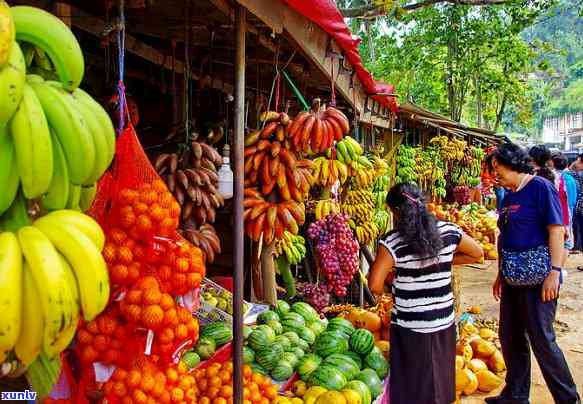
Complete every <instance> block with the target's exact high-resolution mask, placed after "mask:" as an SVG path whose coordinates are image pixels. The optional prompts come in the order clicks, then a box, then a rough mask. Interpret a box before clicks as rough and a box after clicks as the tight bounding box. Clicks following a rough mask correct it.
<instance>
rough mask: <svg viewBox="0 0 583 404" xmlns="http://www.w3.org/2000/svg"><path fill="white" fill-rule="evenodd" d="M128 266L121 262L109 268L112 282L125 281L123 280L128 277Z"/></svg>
mask: <svg viewBox="0 0 583 404" xmlns="http://www.w3.org/2000/svg"><path fill="white" fill-rule="evenodd" d="M128 273H129V271H128V267H127V266H125V265H122V264H118V265H115V266H114V267H113V268H111V271H110V274H111V280H112V281H113V283H122V282H125V280H126V279H127V277H128Z"/></svg>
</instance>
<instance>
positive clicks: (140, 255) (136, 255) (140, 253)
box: [132, 245, 146, 260]
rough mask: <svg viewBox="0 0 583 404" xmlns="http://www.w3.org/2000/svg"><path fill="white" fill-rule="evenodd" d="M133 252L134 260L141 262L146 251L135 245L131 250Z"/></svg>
mask: <svg viewBox="0 0 583 404" xmlns="http://www.w3.org/2000/svg"><path fill="white" fill-rule="evenodd" d="M132 251H133V252H134V258H135V259H137V260H142V259H143V258H144V257H145V256H146V250H145V249H144V247H142V246H139V245H136V246H134V247H133V248H132Z"/></svg>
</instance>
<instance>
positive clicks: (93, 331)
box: [85, 320, 99, 334]
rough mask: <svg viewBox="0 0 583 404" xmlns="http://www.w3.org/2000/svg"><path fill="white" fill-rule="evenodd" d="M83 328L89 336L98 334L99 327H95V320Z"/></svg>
mask: <svg viewBox="0 0 583 404" xmlns="http://www.w3.org/2000/svg"><path fill="white" fill-rule="evenodd" d="M85 328H87V330H88V331H89V332H90V333H91V334H99V327H97V322H96V321H95V320H91V321H90V322H88V323H87V325H86V326H85Z"/></svg>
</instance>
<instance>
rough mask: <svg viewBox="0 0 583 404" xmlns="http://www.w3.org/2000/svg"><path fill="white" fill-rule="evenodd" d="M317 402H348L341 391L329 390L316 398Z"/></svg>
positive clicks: (323, 403)
mask: <svg viewBox="0 0 583 404" xmlns="http://www.w3.org/2000/svg"><path fill="white" fill-rule="evenodd" d="M316 404H347V403H346V399H345V398H344V396H343V395H342V393H340V392H339V391H334V390H332V391H327V392H325V393H324V394H322V395H321V396H319V397H318V399H317V400H316Z"/></svg>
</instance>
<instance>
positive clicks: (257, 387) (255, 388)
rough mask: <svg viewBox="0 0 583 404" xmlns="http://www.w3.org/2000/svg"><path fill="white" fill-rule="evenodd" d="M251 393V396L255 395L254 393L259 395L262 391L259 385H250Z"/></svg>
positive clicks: (252, 383)
mask: <svg viewBox="0 0 583 404" xmlns="http://www.w3.org/2000/svg"><path fill="white" fill-rule="evenodd" d="M249 391H250V392H251V395H253V393H259V392H260V391H259V386H258V385H257V383H254V382H251V383H249Z"/></svg>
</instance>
